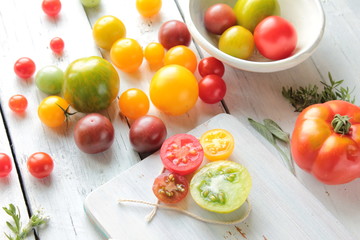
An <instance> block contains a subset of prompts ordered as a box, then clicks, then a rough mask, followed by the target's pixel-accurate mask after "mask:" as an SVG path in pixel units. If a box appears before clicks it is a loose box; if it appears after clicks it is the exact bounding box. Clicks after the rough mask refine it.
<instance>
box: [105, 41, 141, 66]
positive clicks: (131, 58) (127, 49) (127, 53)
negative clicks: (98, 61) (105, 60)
mask: <svg viewBox="0 0 360 240" xmlns="http://www.w3.org/2000/svg"><path fill="white" fill-rule="evenodd" d="M110 58H111V61H112V62H113V64H114V65H115V66H116V67H117V68H119V69H120V70H122V71H124V72H134V71H136V70H137V69H138V68H139V67H140V65H141V63H142V61H143V58H144V54H143V50H142V48H141V46H140V44H139V43H138V42H137V41H136V40H134V39H131V38H121V39H119V40H117V41H116V42H115V43H114V44H113V45H112V47H111V50H110Z"/></svg>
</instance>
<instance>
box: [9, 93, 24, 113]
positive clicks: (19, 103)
mask: <svg viewBox="0 0 360 240" xmlns="http://www.w3.org/2000/svg"><path fill="white" fill-rule="evenodd" d="M27 105H28V101H27V99H26V97H24V96H23V95H20V94H17V95H14V96H12V97H11V98H10V99H9V107H10V109H11V110H12V111H14V112H16V113H23V112H25V110H26V108H27Z"/></svg>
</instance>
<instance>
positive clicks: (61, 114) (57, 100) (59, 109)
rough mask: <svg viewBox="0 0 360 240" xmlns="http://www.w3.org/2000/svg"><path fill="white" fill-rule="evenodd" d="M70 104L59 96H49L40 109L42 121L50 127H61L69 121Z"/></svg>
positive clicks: (40, 105) (42, 102)
mask: <svg viewBox="0 0 360 240" xmlns="http://www.w3.org/2000/svg"><path fill="white" fill-rule="evenodd" d="M68 109H69V103H68V102H67V101H66V100H65V99H63V98H61V97H58V96H49V97H47V98H45V99H44V100H42V101H41V103H40V104H39V107H38V116H39V118H40V121H41V122H42V123H44V124H45V125H46V126H48V127H60V126H61V125H63V123H64V122H65V120H66V119H67V115H69V112H68Z"/></svg>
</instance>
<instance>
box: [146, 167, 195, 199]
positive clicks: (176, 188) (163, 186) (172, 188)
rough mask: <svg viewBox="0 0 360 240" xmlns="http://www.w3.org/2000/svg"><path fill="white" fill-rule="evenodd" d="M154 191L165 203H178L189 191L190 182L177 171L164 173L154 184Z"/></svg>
mask: <svg viewBox="0 0 360 240" xmlns="http://www.w3.org/2000/svg"><path fill="white" fill-rule="evenodd" d="M152 189H153V192H154V194H155V196H156V197H157V198H158V199H159V201H161V202H163V203H177V202H179V201H181V200H182V199H184V198H185V197H186V195H187V193H188V192H189V183H188V181H187V180H186V178H185V177H184V176H181V175H178V174H176V173H163V174H161V175H160V176H158V177H157V178H156V179H155V181H154V184H153V187H152Z"/></svg>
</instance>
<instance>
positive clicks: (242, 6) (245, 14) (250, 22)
mask: <svg viewBox="0 0 360 240" xmlns="http://www.w3.org/2000/svg"><path fill="white" fill-rule="evenodd" d="M234 11H235V16H236V19H237V23H238V24H239V25H240V26H243V27H245V28H246V29H248V30H250V31H251V32H254V29H255V27H256V25H257V24H258V23H259V22H261V20H263V19H264V18H266V17H268V16H272V15H280V6H279V3H278V1H277V0H238V1H237V2H236V4H235V7H234Z"/></svg>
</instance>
